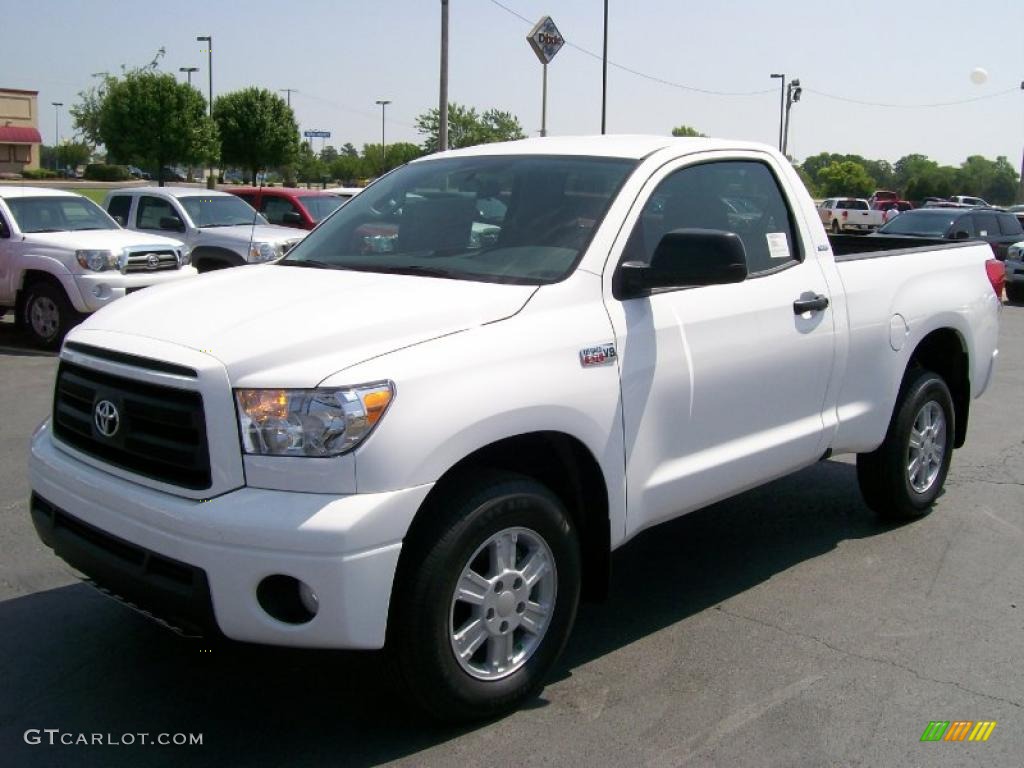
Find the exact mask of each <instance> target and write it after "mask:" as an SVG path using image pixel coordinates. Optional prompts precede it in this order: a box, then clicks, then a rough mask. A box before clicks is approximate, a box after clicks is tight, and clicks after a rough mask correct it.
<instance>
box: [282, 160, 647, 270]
mask: <svg viewBox="0 0 1024 768" xmlns="http://www.w3.org/2000/svg"><path fill="white" fill-rule="evenodd" d="M636 165H637V161H635V160H624V159H620V158H599V157H568V156H555V155H542V156H532V155H512V156H490V157H457V158H443V159H438V160H425V161H420V162H415V163H410V164H409V165H406V166H403V167H402V168H399V169H398V170H397V171H395V172H393V173H391V174H389V175H388V176H385V177H384V178H382V179H381V180H380V181H378V182H377V183H375V184H373V185H372V186H371V187H369V188H367V189H366V190H365V191H363V192H361V193H360V194H359V195H356V196H355V197H353V198H352V199H351V200H350V201H349V202H348V203H346V204H345V205H344V206H343V207H342V208H341V209H340V210H339V211H338V212H337V213H336V214H335V215H334V216H332V217H331V218H330V219H329V220H328V221H326V222H324V223H323V225H321V226H320V227H318V228H317V229H316V230H314V231H313V232H312V233H311V234H310V235H309V236H308V237H306V238H305V240H303V241H302V242H301V243H300V244H299V245H297V246H296V247H295V249H294V250H292V252H291V253H289V255H288V257H287V258H286V259H284V260H283V261H281V262H279V263H280V264H281V265H283V266H316V267H329V268H336V269H355V270H364V271H372V272H398V273H405V274H423V275H429V276H434V277H448V278H455V279H463V280H480V281H484V282H503V283H520V284H530V285H540V284H543V283H551V282H557V281H558V280H561V279H563V278H564V277H566V276H567V275H568V274H569V272H571V271H572V269H573V268H574V267H575V265H576V262H577V261H578V259H579V257H580V254H581V253H582V252H583V250H584V249H585V248H586V247H587V244H588V243H589V242H590V238H591V236H592V235H593V233H594V232H595V231H596V230H597V227H598V225H599V224H600V222H601V219H602V218H603V217H604V214H605V212H606V211H607V209H608V206H609V205H610V203H611V201H612V198H613V197H614V196H615V193H616V192H617V191H618V189H619V187H620V186H621V185H622V183H623V182H624V181H625V179H626V177H627V176H628V175H629V173H630V172H631V171H632V170H633V168H635V167H636Z"/></svg>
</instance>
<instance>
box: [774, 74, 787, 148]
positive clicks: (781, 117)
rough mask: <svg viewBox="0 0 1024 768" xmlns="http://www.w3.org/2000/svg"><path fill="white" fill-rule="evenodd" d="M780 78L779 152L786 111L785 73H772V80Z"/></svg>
mask: <svg viewBox="0 0 1024 768" xmlns="http://www.w3.org/2000/svg"><path fill="white" fill-rule="evenodd" d="M778 78H782V87H781V88H780V89H779V152H781V151H782V125H783V121H784V119H785V118H784V115H785V112H786V75H785V73H783V74H773V75H772V80H776V79H778Z"/></svg>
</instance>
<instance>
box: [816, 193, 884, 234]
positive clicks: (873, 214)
mask: <svg viewBox="0 0 1024 768" xmlns="http://www.w3.org/2000/svg"><path fill="white" fill-rule="evenodd" d="M818 218H820V219H821V223H822V224H824V225H825V226H826V227H827V228H828V229H829V230H831V231H832V232H833V233H834V234H839V233H840V232H873V231H874V230H876V229H878V228H879V227H880V226H882V224H884V223H885V217H884V216H883V215H882V213H881V211H873V210H871V206H870V205H868V201H867V200H865V199H863V198H859V197H830V198H828V199H826V200H822V201H821V203H820V204H819V205H818Z"/></svg>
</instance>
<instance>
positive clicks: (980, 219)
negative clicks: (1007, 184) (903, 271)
mask: <svg viewBox="0 0 1024 768" xmlns="http://www.w3.org/2000/svg"><path fill="white" fill-rule="evenodd" d="M877 234H878V235H880V236H897V237H927V238H933V239H934V238H940V239H943V240H984V241H985V242H986V243H988V244H989V245H990V246H992V251H993V253H994V254H995V256H996V258H997V259H999V260H1000V261H1002V260H1003V259H1005V258H1006V249H1007V248H1009V247H1010V245H1012V244H1013V243H1015V242H1017V241H1018V240H1020V239H1021V238H1022V236H1024V229H1021V223H1020V221H1019V220H1018V219H1017V217H1016V216H1014V215H1013V214H1011V213H1005V212H1003V211H996V210H993V209H991V208H970V209H964V208H919V209H917V210H913V211H907V212H906V213H903V214H900V215H899V216H897V217H896V218H895V219H893V220H892V221H890V222H889V223H888V224H886V225H885V226H884V227H882V228H881V229H880V230H878V233H877Z"/></svg>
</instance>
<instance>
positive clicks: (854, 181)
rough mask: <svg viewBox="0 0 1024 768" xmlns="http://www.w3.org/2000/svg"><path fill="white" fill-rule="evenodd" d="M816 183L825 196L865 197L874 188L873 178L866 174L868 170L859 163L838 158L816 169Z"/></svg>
mask: <svg viewBox="0 0 1024 768" xmlns="http://www.w3.org/2000/svg"><path fill="white" fill-rule="evenodd" d="M818 185H819V187H820V189H821V192H822V193H823V194H824V195H826V196H827V197H833V196H840V195H850V196H851V197H867V196H868V195H870V194H871V192H872V190H873V189H874V188H875V180H874V179H872V178H871V177H870V176H868V172H867V171H866V170H864V166H863V165H861V164H860V163H856V162H854V161H853V160H839V161H837V162H833V163H829V164H828V165H826V166H825V167H824V168H822V169H821V170H820V171H818Z"/></svg>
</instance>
